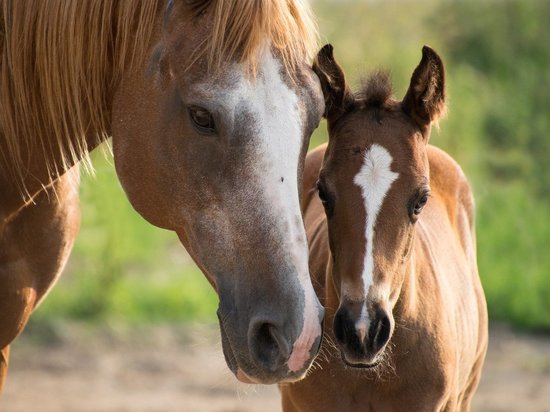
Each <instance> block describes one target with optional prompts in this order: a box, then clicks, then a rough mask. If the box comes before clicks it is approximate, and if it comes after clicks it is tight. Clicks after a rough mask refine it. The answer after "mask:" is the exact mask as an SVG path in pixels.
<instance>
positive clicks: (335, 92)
mask: <svg viewBox="0 0 550 412" xmlns="http://www.w3.org/2000/svg"><path fill="white" fill-rule="evenodd" d="M313 71H314V72H315V73H316V74H317V76H318V77H319V80H320V82H321V88H322V90H323V95H324V97H325V113H324V116H325V117H326V118H327V120H329V121H330V122H334V121H336V120H337V119H338V118H339V117H340V116H341V115H342V114H344V113H345V112H346V111H347V110H348V109H349V107H350V106H351V105H352V103H353V94H352V93H351V91H350V89H349V87H348V85H347V83H346V77H345V76H344V72H343V70H342V68H341V67H340V65H339V64H338V63H336V60H335V59H334V54H333V47H332V45H331V44H326V45H325V46H323V48H322V49H321V50H320V51H319V53H317V57H316V58H315V61H314V62H313Z"/></svg>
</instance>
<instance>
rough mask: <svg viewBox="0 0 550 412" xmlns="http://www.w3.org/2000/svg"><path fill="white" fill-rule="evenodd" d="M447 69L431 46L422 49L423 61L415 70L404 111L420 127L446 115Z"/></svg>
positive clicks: (422, 127) (424, 127) (426, 125)
mask: <svg viewBox="0 0 550 412" xmlns="http://www.w3.org/2000/svg"><path fill="white" fill-rule="evenodd" d="M445 98H446V97H445V68H444V67H443V61H442V60H441V58H440V57H439V56H438V54H437V53H436V52H435V50H434V49H432V48H431V47H429V46H424V47H423V48H422V60H421V61H420V64H419V65H418V67H417V68H416V69H415V71H414V73H413V75H412V77H411V84H410V85H409V90H407V94H406V95H405V98H404V99H403V103H402V104H403V110H404V111H405V113H407V114H408V115H409V116H410V117H412V119H413V120H414V121H415V122H416V123H417V124H418V126H420V128H421V129H422V130H429V126H430V125H431V124H432V123H433V122H435V121H437V120H438V119H439V118H440V117H441V116H443V114H444V113H445V110H446V106H445Z"/></svg>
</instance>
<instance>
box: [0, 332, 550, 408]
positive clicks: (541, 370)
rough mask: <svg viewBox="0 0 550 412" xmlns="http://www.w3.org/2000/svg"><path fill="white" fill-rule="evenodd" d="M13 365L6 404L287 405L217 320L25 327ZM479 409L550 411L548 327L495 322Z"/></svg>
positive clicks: (3, 402) (0, 405) (476, 405)
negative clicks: (228, 356) (235, 368)
mask: <svg viewBox="0 0 550 412" xmlns="http://www.w3.org/2000/svg"><path fill="white" fill-rule="evenodd" d="M114 330H116V332H113V331H114ZM52 341H53V342H52ZM10 368H11V370H10V374H9V379H8V382H7V385H6V388H5V392H4V394H3V396H2V397H1V398H0V411H2V412H16V411H17V412H34V411H37V412H65V411H67V412H69V411H70V412H87V411H90V412H92V411H93V412H107V411H108V412H114V411H132V412H141V411H147V412H149V411H151V412H154V411H191V412H194V411H200V412H214V411H216V412H219V411H224V412H237V411H238V412H245V411H246V412H252V411H261V412H271V411H279V410H280V406H279V395H278V392H277V388H276V387H274V386H249V385H244V384H240V383H238V382H237V381H236V380H235V379H234V378H233V376H232V375H231V374H230V372H229V371H228V369H227V367H226V366H225V362H224V360H223V355H222V352H221V345H220V344H219V338H218V334H217V330H215V328H213V327H194V328H190V329H189V328H186V329H184V330H180V329H176V328H168V327H158V328H153V329H144V330H133V331H131V332H130V331H123V332H120V330H119V328H111V331H110V332H109V331H101V332H98V331H97V329H95V330H87V329H84V328H81V327H78V328H77V327H75V326H70V327H69V326H66V327H62V328H60V330H57V331H56V333H55V336H54V338H53V339H50V342H49V343H48V344H46V345H45V344H44V343H42V344H40V345H38V344H37V343H36V337H33V335H32V334H31V335H30V336H29V335H23V336H22V337H21V338H20V339H19V340H18V341H17V342H16V344H15V345H14V346H13V349H12V361H11V365H10ZM474 411H491V412H493V411H495V412H496V411H514V412H516V411H518V412H523V411H529V412H542V411H550V337H548V336H546V337H543V336H535V335H526V334H516V333H513V332H512V331H511V330H510V329H508V328H506V327H504V326H498V327H493V328H492V330H491V343H490V348H489V353H488V357H487V362H486V366H485V371H484V375H483V379H482V382H481V385H480V388H479V391H478V394H477V397H476V399H475V402H474Z"/></svg>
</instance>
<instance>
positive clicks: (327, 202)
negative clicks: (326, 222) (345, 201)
mask: <svg viewBox="0 0 550 412" xmlns="http://www.w3.org/2000/svg"><path fill="white" fill-rule="evenodd" d="M316 186H317V193H318V195H319V199H321V203H322V204H323V206H324V208H325V211H326V214H327V216H328V217H330V216H331V215H332V203H333V202H332V197H331V196H330V194H329V193H328V192H327V190H326V189H325V185H324V184H323V182H322V181H321V180H317V185H316Z"/></svg>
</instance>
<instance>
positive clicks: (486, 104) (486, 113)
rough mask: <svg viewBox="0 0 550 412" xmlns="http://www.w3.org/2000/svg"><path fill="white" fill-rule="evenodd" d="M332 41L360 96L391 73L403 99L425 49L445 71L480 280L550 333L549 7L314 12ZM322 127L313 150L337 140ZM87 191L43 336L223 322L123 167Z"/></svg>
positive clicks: (41, 318) (376, 6)
mask: <svg viewBox="0 0 550 412" xmlns="http://www.w3.org/2000/svg"><path fill="white" fill-rule="evenodd" d="M313 6H314V10H315V12H316V14H317V16H318V18H319V26H320V31H321V34H322V41H324V42H331V43H332V44H333V45H334V46H335V54H336V57H337V59H338V60H339V61H340V63H341V64H342V65H343V67H344V69H345V70H346V72H347V74H348V79H349V80H350V81H351V84H356V83H357V82H358V80H359V77H360V75H361V74H364V73H366V72H368V71H369V70H371V69H374V68H378V67H385V68H390V69H391V72H392V77H393V79H394V86H395V91H396V96H398V97H402V96H403V94H404V92H405V90H406V87H407V84H408V81H409V78H410V75H411V73H412V70H413V69H414V67H415V66H416V64H417V63H418V61H419V60H420V51H421V47H422V45H423V44H430V45H431V46H433V47H435V48H436V50H438V51H439V53H440V54H441V55H442V57H443V59H444V61H445V63H446V67H447V84H448V91H449V96H450V104H449V114H448V116H447V118H446V119H444V120H443V121H442V122H441V125H440V126H441V128H440V130H439V131H434V133H433V134H432V140H431V141H432V143H433V144H435V145H437V146H440V147H442V148H443V149H445V150H447V151H448V152H449V153H450V154H451V155H452V156H454V157H455V158H456V159H457V160H458V161H459V162H460V164H461V165H462V166H463V168H464V170H465V172H466V174H467V175H468V176H469V178H470V180H471V182H472V185H473V188H474V191H475V194H476V200H477V235H478V262H479V269H480V273H481V277H482V281H483V285H484V288H485V292H486V295H487V300H488V305H489V311H490V314H491V318H492V319H499V320H506V321H509V322H511V323H513V324H515V325H518V326H521V327H525V328H531V329H538V330H546V331H550V251H549V250H548V249H549V246H550V222H549V218H550V213H549V212H550V207H549V205H550V168H549V162H550V136H549V134H550V133H549V132H550V109H549V107H548V106H549V103H550V2H549V1H536V0H532V1H519V0H515V1H506V0H502V1H496V0H492V1H476V0H469V1H433V0H423V1H405V0H403V1H398V0H390V1H375V0H372V1H365V0H362V1H336V0H333V1H329V0H317V1H314V3H313ZM325 128H326V125H325V123H324V122H323V123H322V124H321V126H320V128H319V129H318V130H317V131H316V132H315V135H314V137H313V139H312V145H311V147H314V146H316V145H318V144H320V143H321V142H322V141H325V140H326V130H325ZM94 160H95V166H96V176H95V177H90V176H86V177H84V179H83V182H82V186H81V202H82V213H83V221H82V229H81V232H80V235H79V238H78V240H77V244H76V246H75V249H74V252H73V255H72V257H71V260H70V263H69V265H68V267H67V269H66V271H65V274H64V275H63V277H62V279H61V280H60V282H59V285H57V287H56V288H54V290H53V291H52V292H51V294H50V296H49V297H48V298H47V299H46V301H45V302H44V303H43V305H42V306H41V307H40V308H39V309H38V310H37V312H36V313H35V315H34V316H33V318H32V325H31V326H34V327H40V326H39V325H43V324H48V323H50V322H57V321H59V320H60V319H61V320H63V319H77V320H86V321H93V322H102V323H103V322H123V323H127V324H132V323H153V322H181V321H191V320H197V321H201V322H204V321H207V322H208V321H214V319H215V308H216V304H217V298H216V296H215V294H214V292H213V290H212V289H211V287H210V286H209V284H208V283H207V281H206V280H205V278H204V277H203V275H202V274H201V273H200V271H199V270H198V269H197V268H196V267H195V266H194V264H193V263H192V261H191V260H190V259H189V257H188V256H187V255H186V254H185V252H184V250H183V248H182V247H181V246H180V245H179V242H178V240H177V238H176V236H175V235H174V234H172V233H170V232H166V231H162V230H160V229H156V228H153V227H152V226H150V225H148V224H147V223H146V222H144V221H143V220H142V219H141V218H140V217H139V216H138V215H137V214H136V213H135V212H134V211H133V210H132V209H131V207H130V205H129V204H128V202H127V200H126V198H125V197H124V194H123V192H122V190H121V188H120V185H119V183H118V181H117V180H116V176H115V172H114V168H113V166H112V161H111V160H108V159H105V157H104V156H103V155H102V154H101V153H95V154H94Z"/></svg>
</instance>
